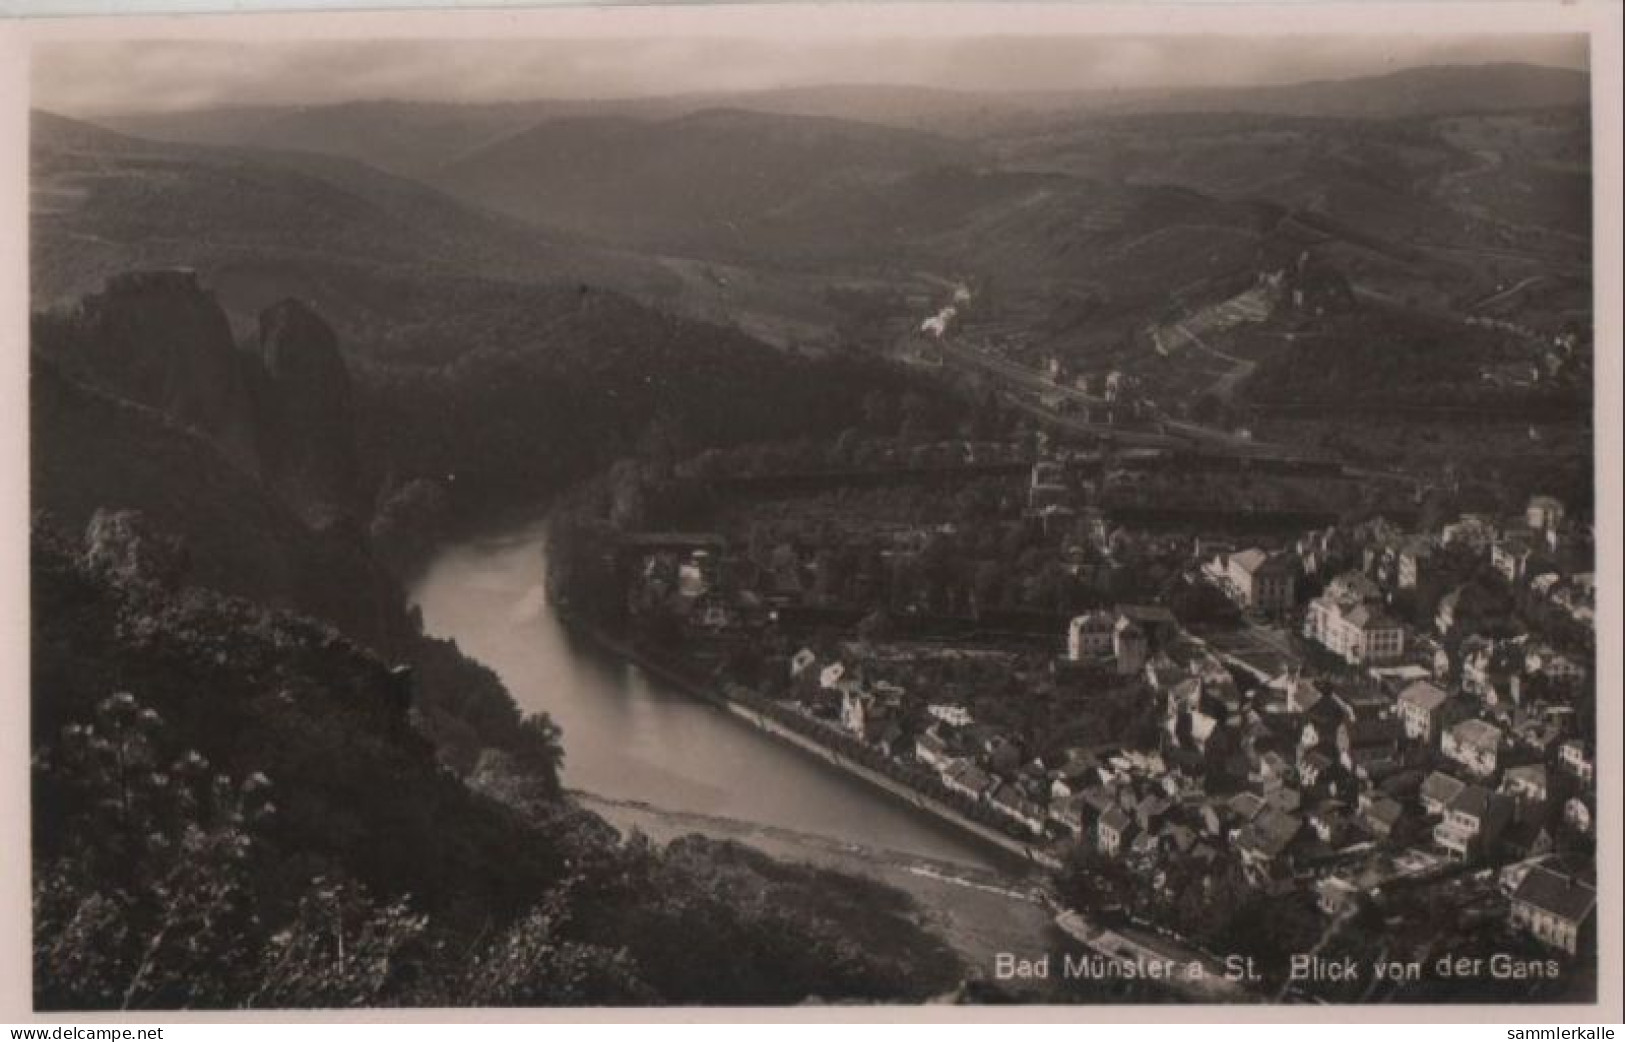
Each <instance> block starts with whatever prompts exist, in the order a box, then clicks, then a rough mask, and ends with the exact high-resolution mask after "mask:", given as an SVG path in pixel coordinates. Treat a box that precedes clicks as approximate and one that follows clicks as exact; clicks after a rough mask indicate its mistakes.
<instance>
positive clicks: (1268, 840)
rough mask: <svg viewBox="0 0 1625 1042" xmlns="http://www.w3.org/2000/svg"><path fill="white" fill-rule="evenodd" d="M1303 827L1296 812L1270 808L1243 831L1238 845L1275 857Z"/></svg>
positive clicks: (1237, 841)
mask: <svg viewBox="0 0 1625 1042" xmlns="http://www.w3.org/2000/svg"><path fill="white" fill-rule="evenodd" d="M1302 828H1303V820H1302V819H1301V818H1299V817H1297V816H1296V815H1294V814H1285V813H1282V812H1281V811H1277V810H1268V811H1265V812H1264V813H1262V814H1260V815H1259V816H1258V817H1257V818H1254V819H1253V821H1252V822H1251V823H1250V824H1249V825H1248V826H1247V827H1246V828H1244V829H1242V831H1241V835H1239V836H1237V837H1236V845H1237V846H1239V847H1243V848H1245V849H1251V850H1255V851H1257V852H1258V853H1260V854H1263V855H1264V856H1265V857H1275V856H1276V855H1278V854H1280V853H1281V851H1283V850H1285V849H1286V848H1287V846H1288V845H1289V844H1290V843H1291V842H1292V840H1293V838H1294V837H1296V836H1297V834H1298V831H1299V830H1300V829H1302Z"/></svg>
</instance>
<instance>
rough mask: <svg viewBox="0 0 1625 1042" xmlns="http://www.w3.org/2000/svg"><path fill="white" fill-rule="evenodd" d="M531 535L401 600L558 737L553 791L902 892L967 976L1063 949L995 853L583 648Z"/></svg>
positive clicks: (465, 554) (472, 555)
mask: <svg viewBox="0 0 1625 1042" xmlns="http://www.w3.org/2000/svg"><path fill="white" fill-rule="evenodd" d="M545 540H546V527H545V525H543V524H540V523H537V524H532V525H528V526H524V527H521V528H518V529H515V530H512V531H509V532H507V533H505V534H502V535H498V536H489V537H485V538H479V539H471V540H467V541H464V542H461V543H458V544H455V545H453V546H450V547H448V548H447V549H445V550H444V551H443V552H441V553H440V554H439V555H438V556H437V557H436V559H435V560H434V561H433V563H432V564H431V565H430V567H429V568H428V569H427V570H426V571H425V573H424V575H423V577H422V578H421V579H420V580H419V582H418V583H417V584H416V585H415V587H414V588H413V590H412V599H413V602H414V603H416V604H417V605H418V606H419V607H420V608H421V609H422V611H423V621H424V627H425V629H426V630H428V632H430V633H432V634H435V635H437V636H442V637H451V638H453V639H455V640H456V641H457V644H458V646H459V647H461V648H462V649H463V651H464V652H466V653H467V654H470V655H472V656H474V657H475V658H477V659H479V660H480V661H481V662H483V663H485V664H486V665H487V666H489V667H491V668H492V669H493V670H495V671H496V672H497V675H498V676H500V677H501V678H502V681H503V683H505V684H506V685H507V687H508V690H509V691H511V692H512V694H513V697H514V699H515V700H516V701H517V702H518V703H519V706H520V708H522V709H524V710H525V711H527V712H537V711H541V712H546V713H548V714H549V715H551V716H552V717H553V719H554V720H555V721H556V722H557V723H558V724H559V726H560V727H561V728H562V729H563V732H564V750H565V758H564V776H563V780H564V784H565V785H566V787H568V788H569V789H571V790H573V791H574V792H575V793H576V797H577V799H578V800H579V801H580V802H581V803H582V804H583V805H584V806H586V807H588V808H590V809H592V810H593V811H595V812H596V813H598V814H600V815H602V816H603V817H604V818H605V819H606V820H608V821H609V822H611V823H612V824H614V825H615V826H616V827H618V828H620V829H621V830H622V831H627V830H629V829H632V828H637V829H639V830H641V831H642V832H643V833H645V834H646V835H648V836H649V837H650V838H651V839H652V840H654V841H655V842H666V841H668V840H670V839H672V838H674V837H676V836H680V835H683V834H686V833H690V832H699V833H703V834H705V835H708V836H712V837H715V838H719V839H731V840H736V841H738V842H741V843H746V844H749V845H750V846H752V847H755V848H756V849H758V850H761V851H763V852H765V853H767V854H769V855H772V856H774V857H778V858H782V859H787V860H795V861H801V862H806V863H810V864H816V865H819V866H821V867H824V868H830V869H834V870H836V871H840V872H845V873H848V874H852V875H862V876H867V877H869V878H871V879H876V880H879V881H882V882H885V883H888V884H890V885H892V886H895V887H897V888H899V889H901V890H903V891H905V892H907V893H908V894H910V895H911V896H912V897H913V898H914V901H915V906H916V909H917V914H918V918H919V920H920V922H921V923H922V925H924V926H926V927H927V928H928V929H930V930H932V931H933V932H935V933H936V934H937V935H938V936H940V937H942V938H943V939H944V940H945V941H947V942H948V943H949V944H950V945H951V946H952V947H953V948H954V950H955V951H957V952H958V953H959V954H960V957H961V958H962V959H963V961H964V963H965V966H966V968H967V972H969V973H970V974H972V975H986V974H987V973H988V971H989V970H990V969H991V968H992V966H993V965H994V960H995V957H996V956H997V954H998V953H1000V952H1020V953H1028V954H1033V955H1036V954H1041V953H1042V952H1044V951H1048V950H1052V949H1054V948H1057V947H1059V946H1061V945H1064V944H1065V943H1066V939H1065V937H1064V936H1063V935H1062V934H1061V933H1060V932H1059V931H1058V930H1057V928H1056V926H1055V924H1054V922H1053V920H1052V918H1051V916H1050V914H1049V912H1048V911H1046V910H1045V907H1044V906H1043V904H1042V903H1040V902H1039V901H1038V900H1036V899H1035V897H1034V894H1033V892H1032V889H1031V881H1030V879H1028V878H1027V876H1026V874H1025V872H1024V871H1023V870H1022V869H1021V868H1020V867H1019V866H1016V865H1015V864H1014V863H1013V862H1012V861H1011V860H1010V858H1009V856H1008V855H1006V854H1005V853H1004V852H1002V851H999V850H996V849H994V848H992V847H990V846H988V845H987V844H985V843H983V842H982V841H979V840H976V839H974V838H973V837H971V836H968V835H966V834H965V833H963V832H961V831H959V830H958V829H955V828H954V827H952V826H951V825H948V824H946V823H944V822H942V821H939V820H938V819H936V818H933V817H931V816H929V815H927V814H925V813H923V812H921V811H918V810H915V809H913V808H910V807H908V806H907V805H905V804H903V803H901V802H900V801H898V800H897V799H896V798H895V797H893V796H890V795H888V794H886V793H883V792H881V791H879V790H877V789H875V788H873V787H871V786H869V785H868V784H867V783H865V782H862V781H860V780H858V779H857V778H854V777H851V776H849V775H846V774H843V773H842V772H840V771H839V770H837V769H835V768H833V767H831V766H830V765H829V764H828V763H826V762H824V761H823V760H821V759H818V758H816V757H814V756H813V755H811V754H809V753H806V752H804V751H802V750H800V749H797V748H795V747H794V746H791V745H789V744H787V743H785V742H782V741H780V740H778V739H776V738H773V737H771V736H769V735H767V734H764V733H763V732H761V731H758V730H756V729H755V728H753V727H751V726H750V725H748V724H746V723H744V722H742V721H741V720H739V719H738V718H736V717H734V716H732V715H730V714H728V713H726V712H724V711H723V710H721V709H718V708H716V707H715V706H712V705H710V704H708V703H705V702H701V701H698V700H696V699H694V698H692V697H689V696H687V695H685V694H683V693H682V692H681V691H678V690H676V689H673V688H671V687H670V686H668V685H666V684H663V683H662V682H660V681H659V680H657V679H655V678H654V677H651V676H649V675H648V674H646V673H644V672H643V671H642V670H640V669H638V668H637V667H636V666H633V665H629V664H627V663H625V662H623V661H621V660H620V659H617V658H616V657H614V656H613V655H610V654H608V653H606V652H605V651H604V650H603V649H601V648H600V647H598V646H596V645H594V644H593V643H592V642H591V641H589V640H585V639H582V638H579V637H577V636H575V635H573V634H572V633H570V632H569V631H568V630H566V629H565V628H564V626H563V625H562V624H561V623H560V622H559V620H558V618H557V617H556V616H555V615H554V614H553V612H552V610H551V607H550V605H549V604H548V602H547V598H546V596H545V594H544V592H543V583H542V577H543V574H544V573H543V569H544V568H545V566H546V542H545Z"/></svg>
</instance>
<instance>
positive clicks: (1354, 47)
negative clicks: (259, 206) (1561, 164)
mask: <svg viewBox="0 0 1625 1042" xmlns="http://www.w3.org/2000/svg"><path fill="white" fill-rule="evenodd" d="M1490 61H1525V62H1532V63H1535V64H1541V65H1557V66H1565V67H1570V68H1585V67H1586V63H1587V54H1586V42H1585V39H1584V38H1583V37H1580V36H1572V35H1570V36H1531V35H1504V36H1497V37H1483V36H1461V37H1438V36H1404V37H1398V36H1395V37H1388V36H1361V37H1350V36H1335V37H1334V36H1227V37H1215V36H1211V35H1209V36H1136V37H1122V36H1055V37H1047V38H1040V37H1028V36H985V35H983V36H962V37H955V36H951V35H949V36H943V35H921V36H917V37H912V36H911V37H903V36H896V35H889V36H856V35H854V36H848V37H844V38H843V37H839V36H820V37H818V38H816V39H798V38H794V37H788V36H777V37H775V36H769V35H760V36H677V37H667V38H660V39H656V38H648V37H627V38H618V39H617V38H602V37H598V38H586V39H531V40H480V39H452V40H410V39H405V40H403V39H392V40H353V39H347V40H301V41H289V40H278V41H274V42H261V43H250V42H236V41H224V40H173V41H164V40H141V41H130V40H85V41H75V42H71V43H65V42H62V43H56V42H53V43H41V44H40V45H38V46H37V47H36V49H35V51H34V61H33V94H34V96H33V103H34V104H35V105H36V106H39V107H42V108H46V109H50V110H53V111H57V112H62V113H66V114H73V115H84V116H94V115H98V114H112V113H119V112H131V111H172V110H179V109H188V108H202V107H214V106H237V105H280V104H323V103H330V102H340V101H348V100H358V99H368V100H372V99H382V98H395V99H403V100H435V101H453V102H487V101H504V100H526V99H536V98H569V99H584V98H622V97H641V96H651V95H660V94H686V93H711V92H734V91H753V90H768V89H774V88H781V87H799V86H816V85H826V84H886V85H909V86H924V87H937V88H949V89H958V90H966V91H1109V90H1144V89H1158V88H1188V87H1201V86H1214V87H1232V86H1245V85H1253V84H1279V83H1291V82H1299V81H1304V80H1314V79H1342V78H1348V77H1353V76H1362V75H1371V74H1381V73H1384V72H1392V71H1395V70H1398V69H1402V68H1409V67H1414V66H1418V65H1429V64H1477V63H1481V62H1490Z"/></svg>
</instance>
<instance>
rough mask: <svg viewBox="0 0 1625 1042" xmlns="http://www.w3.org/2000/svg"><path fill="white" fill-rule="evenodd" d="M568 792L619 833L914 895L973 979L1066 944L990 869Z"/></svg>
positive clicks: (1025, 894)
mask: <svg viewBox="0 0 1625 1042" xmlns="http://www.w3.org/2000/svg"><path fill="white" fill-rule="evenodd" d="M570 795H571V797H572V798H573V799H575V800H576V801H577V802H578V803H579V804H580V805H581V806H583V807H585V808H586V809H588V810H590V811H592V812H593V813H594V814H597V815H598V816H599V817H601V818H603V819H604V820H605V821H607V822H609V823H610V824H611V825H613V826H614V827H615V828H616V829H617V830H619V831H620V832H621V833H622V835H630V834H631V833H632V831H634V830H635V831H637V832H639V833H641V834H643V835H645V836H647V837H648V838H649V839H650V840H651V841H652V842H654V843H656V844H658V845H664V844H666V843H669V842H671V841H672V840H675V839H678V838H680V837H682V836H685V835H689V834H691V833H698V834H700V835H703V836H708V837H710V838H713V839H723V840H729V841H732V842H735V843H740V844H743V845H745V846H749V847H752V848H754V849H756V850H758V851H760V852H762V853H764V854H766V855H768V856H769V857H772V858H775V859H778V860H781V861H784V862H787V863H805V864H810V865H813V866H816V867H819V868H826V869H829V870H831V871H835V872H839V873H841V874H843V875H848V876H856V877H860V878H866V879H872V880H875V881H876V882H880V883H884V884H886V885H888V886H891V887H894V888H896V889H898V890H901V891H902V892H903V893H905V894H907V895H909V897H910V898H912V899H913V901H914V904H915V907H916V909H917V910H918V912H917V914H918V919H917V922H918V923H919V924H920V925H921V926H922V927H924V928H925V929H927V930H929V931H930V932H932V933H934V934H936V935H937V936H938V937H940V938H941V939H942V940H943V941H944V943H946V944H947V945H948V946H949V947H950V948H951V949H952V950H953V951H954V953H955V954H956V955H957V956H958V957H959V959H960V961H961V962H962V963H963V964H964V967H965V970H966V973H967V975H968V977H969V978H970V979H973V980H984V981H986V980H991V979H992V978H993V976H994V972H995V967H996V964H997V958H998V956H999V955H1000V954H1001V953H1004V952H1017V953H1022V954H1023V955H1026V954H1028V953H1038V952H1046V951H1060V950H1064V949H1065V947H1066V946H1067V944H1068V937H1067V935H1066V934H1065V933H1064V932H1063V931H1062V930H1061V929H1060V928H1059V927H1058V926H1057V924H1056V922H1055V920H1054V917H1053V916H1052V915H1051V913H1050V910H1049V908H1048V907H1047V905H1046V904H1045V903H1044V902H1043V900H1042V899H1041V896H1040V895H1039V893H1038V892H1037V890H1036V889H1035V888H1031V887H1024V886H1022V885H1020V884H1019V883H1012V881H1011V880H1010V879H1009V878H1008V877H1006V876H1004V875H1002V874H1000V873H998V872H995V871H990V870H985V869H980V870H979V869H975V868H972V867H969V866H966V865H963V864H958V863H954V862H946V861H938V860H934V859H931V858H925V857H920V856H917V855H912V854H907V853H904V852H901V851H895V850H884V849H877V848H874V847H868V846H863V845H861V844H856V843H846V842H842V841H840V840H836V839H832V838H830V837H827V836H820V835H814V834H811V833H805V832H797V831H795V830H792V829H784V828H776V827H772V826H764V825H759V824H756V823H754V822H748V821H739V820H736V819H731V818H725V817H721V816H718V815H712V814H695V813H691V812H685V811H673V810H669V809H666V808H662V807H656V806H653V805H650V804H648V803H644V802H641V801H635V800H615V799H605V798H603V797H600V796H596V795H594V794H592V793H586V792H579V791H572V792H571V793H570ZM1065 997H1066V996H1065V995H1064V993H1062V992H1060V991H1056V992H1054V993H1049V994H1044V995H1041V996H1035V998H1038V999H1040V1000H1043V1001H1063V1000H1064V999H1065Z"/></svg>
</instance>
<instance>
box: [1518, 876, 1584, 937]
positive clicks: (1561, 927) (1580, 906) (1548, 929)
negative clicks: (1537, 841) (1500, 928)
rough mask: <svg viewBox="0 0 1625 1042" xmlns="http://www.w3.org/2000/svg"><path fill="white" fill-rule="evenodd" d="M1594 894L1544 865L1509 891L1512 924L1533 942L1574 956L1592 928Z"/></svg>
mask: <svg viewBox="0 0 1625 1042" xmlns="http://www.w3.org/2000/svg"><path fill="white" fill-rule="evenodd" d="M1596 909H1597V891H1596V889H1595V888H1594V887H1591V886H1587V885H1586V884H1584V883H1581V882H1578V881H1576V880H1575V879H1573V878H1571V877H1569V876H1566V875H1563V874H1561V873H1558V872H1554V871H1552V870H1551V869H1549V868H1547V867H1545V866H1544V865H1535V866H1533V867H1532V868H1530V870H1529V872H1528V874H1527V875H1525V876H1524V877H1523V882H1522V883H1520V884H1518V888H1517V889H1516V890H1514V891H1513V892H1512V904H1511V912H1510V916H1509V918H1510V920H1511V922H1512V925H1513V926H1514V927H1515V928H1517V929H1519V930H1522V931H1523V932H1524V933H1527V934H1529V936H1531V937H1533V938H1534V939H1535V940H1537V941H1539V942H1540V943H1542V944H1544V945H1547V946H1548V947H1552V948H1556V949H1558V950H1559V951H1562V952H1566V953H1567V954H1569V955H1576V954H1578V953H1579V951H1580V946H1581V943H1582V941H1583V940H1585V939H1586V938H1587V933H1588V931H1589V929H1590V927H1591V925H1592V919H1593V916H1594V913H1595V912H1596Z"/></svg>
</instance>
